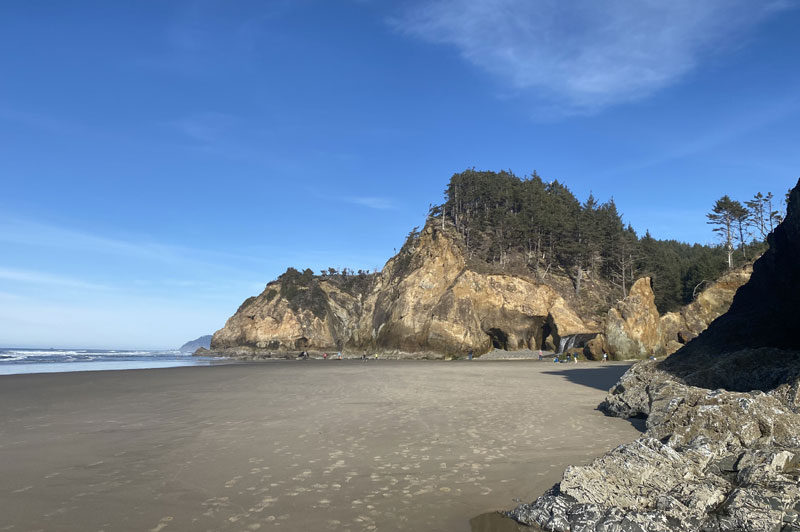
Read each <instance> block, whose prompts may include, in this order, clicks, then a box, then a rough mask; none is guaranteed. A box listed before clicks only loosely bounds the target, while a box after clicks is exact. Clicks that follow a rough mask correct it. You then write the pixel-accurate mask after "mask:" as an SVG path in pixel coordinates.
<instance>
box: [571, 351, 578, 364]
mask: <svg viewBox="0 0 800 532" xmlns="http://www.w3.org/2000/svg"><path fill="white" fill-rule="evenodd" d="M572 363H573V364H577V363H578V353H575V354H574V355H573V356H572Z"/></svg>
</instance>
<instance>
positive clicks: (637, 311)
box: [605, 277, 665, 360]
mask: <svg viewBox="0 0 800 532" xmlns="http://www.w3.org/2000/svg"><path fill="white" fill-rule="evenodd" d="M605 349H606V351H607V352H608V353H609V354H610V355H611V357H612V358H615V359H618V360H627V359H632V358H647V357H648V356H650V355H657V356H658V355H663V354H664V352H665V348H664V341H663V336H662V333H661V322H660V318H659V315H658V309H657V308H656V304H655V295H654V294H653V289H652V288H651V285H650V278H649V277H642V278H641V279H638V280H637V281H636V282H635V283H633V286H632V287H631V289H630V292H629V293H628V295H627V297H625V299H623V300H622V301H620V302H618V303H617V304H616V306H614V307H612V308H611V309H610V310H609V311H608V316H607V317H606V326H605Z"/></svg>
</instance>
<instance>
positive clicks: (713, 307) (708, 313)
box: [661, 265, 753, 354]
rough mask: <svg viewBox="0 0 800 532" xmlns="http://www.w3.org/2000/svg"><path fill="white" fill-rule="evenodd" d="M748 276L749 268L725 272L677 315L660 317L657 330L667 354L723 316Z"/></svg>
mask: <svg viewBox="0 0 800 532" xmlns="http://www.w3.org/2000/svg"><path fill="white" fill-rule="evenodd" d="M752 273H753V266H752V265H747V266H744V267H742V268H737V269H735V270H732V271H729V272H727V273H725V275H723V276H722V277H721V278H719V279H718V280H717V281H715V282H713V283H711V285H710V286H709V287H708V288H706V289H705V290H703V291H702V292H701V293H700V295H698V296H697V299H695V300H694V301H692V302H691V303H689V304H688V305H686V306H685V307H683V308H682V309H681V310H680V311H679V312H668V313H666V314H664V315H663V316H661V330H662V336H663V340H664V346H665V348H666V351H667V354H671V353H674V352H675V351H677V350H678V349H680V348H681V347H682V346H683V344H686V343H688V342H689V341H691V340H692V339H694V338H696V337H697V336H698V335H699V334H700V333H702V332H703V331H705V330H706V329H707V328H708V326H709V325H710V324H711V322H713V321H714V320H715V319H717V318H718V317H720V316H722V315H723V314H725V313H726V312H727V311H728V309H729V308H730V306H731V302H732V301H733V296H734V295H735V294H736V291H737V290H739V288H741V287H742V286H744V284H745V283H747V281H748V280H749V279H750V275H751V274H752Z"/></svg>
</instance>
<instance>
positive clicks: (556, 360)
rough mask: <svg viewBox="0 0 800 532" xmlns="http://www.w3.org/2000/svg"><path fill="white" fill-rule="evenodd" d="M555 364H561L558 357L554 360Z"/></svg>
mask: <svg viewBox="0 0 800 532" xmlns="http://www.w3.org/2000/svg"><path fill="white" fill-rule="evenodd" d="M553 362H555V363H556V364H558V362H559V360H558V355H556V358H554V359H553Z"/></svg>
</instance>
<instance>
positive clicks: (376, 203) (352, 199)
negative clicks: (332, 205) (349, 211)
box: [342, 196, 397, 211]
mask: <svg viewBox="0 0 800 532" xmlns="http://www.w3.org/2000/svg"><path fill="white" fill-rule="evenodd" d="M342 199H343V200H344V201H346V202H347V203H352V204H354V205H361V206H362V207H369V208H370V209H377V210H381V211H388V210H392V209H396V208H397V207H396V206H395V204H394V202H392V200H390V199H388V198H380V197H374V196H347V197H344V198H342Z"/></svg>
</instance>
